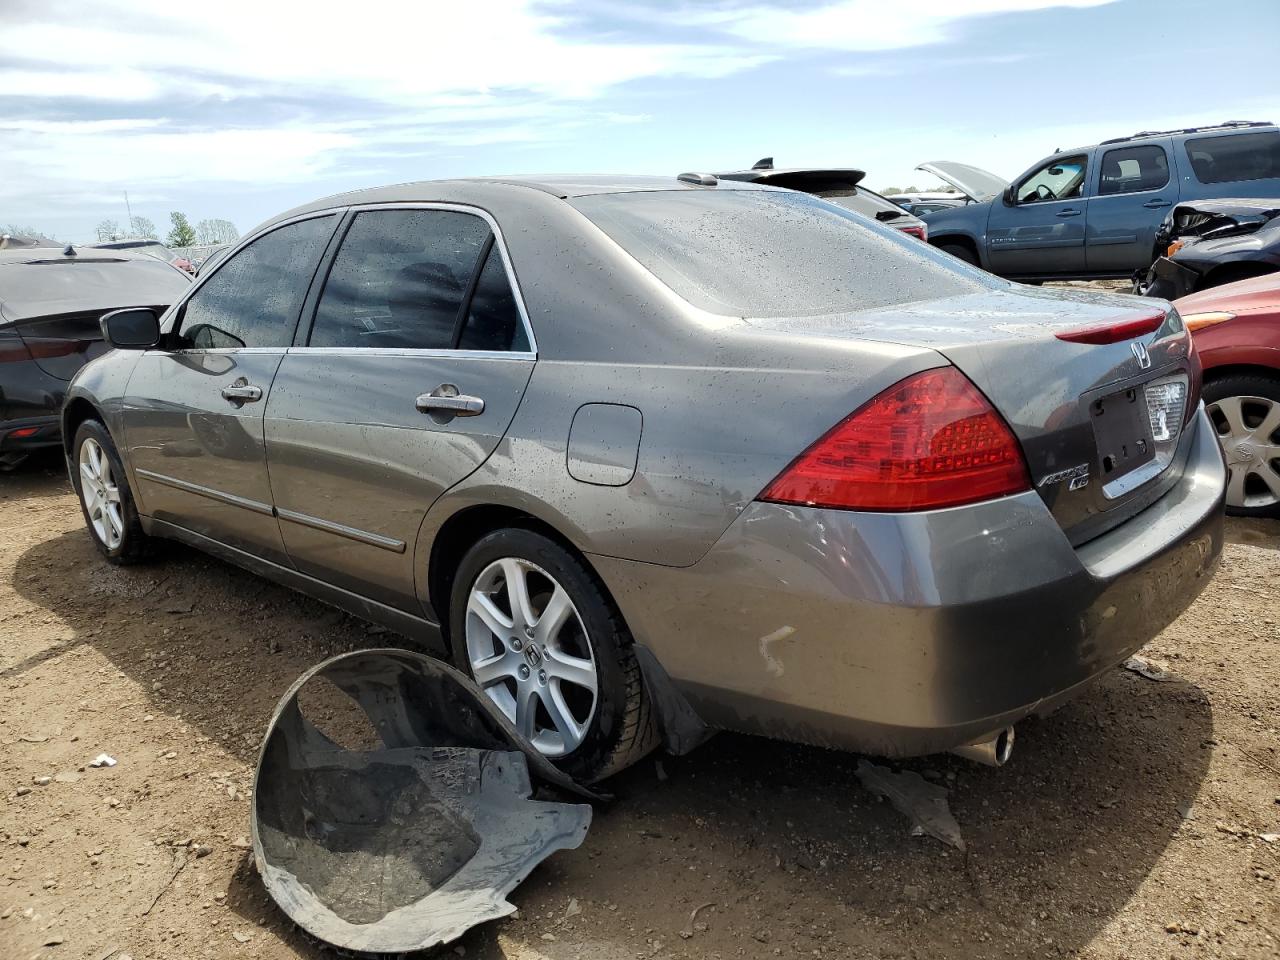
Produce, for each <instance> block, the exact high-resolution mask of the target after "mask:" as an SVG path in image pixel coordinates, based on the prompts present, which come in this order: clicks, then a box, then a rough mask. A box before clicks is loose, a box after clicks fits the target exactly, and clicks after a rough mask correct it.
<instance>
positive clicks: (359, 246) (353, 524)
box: [266, 204, 535, 615]
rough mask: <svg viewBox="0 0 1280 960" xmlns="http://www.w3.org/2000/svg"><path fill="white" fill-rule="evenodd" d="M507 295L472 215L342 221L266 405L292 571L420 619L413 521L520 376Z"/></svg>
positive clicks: (275, 488) (500, 418)
mask: <svg viewBox="0 0 1280 960" xmlns="http://www.w3.org/2000/svg"><path fill="white" fill-rule="evenodd" d="M517 290H518V288H517V287H516V285H515V275H514V272H513V271H512V269H511V265H510V263H509V261H508V258H507V254H506V250H505V247H504V246H503V244H502V242H501V238H500V236H499V235H498V232H497V226H496V224H495V223H494V222H493V221H492V220H491V219H490V218H489V217H488V215H487V214H485V213H482V212H481V211H479V210H476V209H472V208H460V207H449V206H442V205H427V206H424V205H421V204H419V205H414V206H408V207H391V208H387V207H382V208H378V209H360V210H356V211H354V212H353V213H352V214H351V215H350V217H349V224H348V226H347V228H346V232H345V235H344V237H343V239H342V241H341V244H340V245H339V246H338V248H337V251H336V253H335V254H334V255H333V257H332V262H331V265H330V266H329V270H328V276H327V279H326V280H325V282H324V285H323V288H322V289H320V290H319V291H317V293H315V294H314V295H313V298H312V300H313V301H314V302H313V303H309V304H308V307H307V311H306V312H307V313H308V314H310V315H311V316H312V317H313V319H312V321H311V323H310V327H309V329H308V330H306V331H300V333H299V341H300V342H299V344H298V345H296V346H295V347H293V348H292V349H290V350H289V351H288V353H287V355H286V356H285V358H284V360H283V362H282V363H281V365H280V370H279V372H278V373H277V375H276V381H275V384H274V386H273V388H272V391H271V399H270V401H269V403H268V404H267V418H266V442H267V458H268V461H269V463H270V468H271V486H272V492H273V494H274V497H275V503H276V507H277V511H278V515H279V518H280V526H281V532H282V535H283V540H284V545H285V549H286V550H287V551H288V553H289V556H290V558H291V559H292V561H293V563H294V564H295V565H296V566H297V568H298V569H299V570H301V571H302V572H304V573H307V574H310V575H312V576H315V577H318V578H320V579H322V580H324V581H326V582H329V583H331V584H334V585H335V586H338V587H341V588H343V589H347V590H351V591H353V592H356V593H359V594H360V595H362V596H365V597H368V598H371V599H374V600H376V601H378V602H380V603H384V604H387V605H390V606H393V607H396V608H399V609H402V610H407V611H409V612H412V613H417V614H419V615H420V614H421V613H422V606H421V604H420V602H419V601H418V599H417V594H416V591H415V588H414V573H415V570H414V546H415V543H416V541H417V536H418V529H419V527H420V526H421V525H422V518H423V516H424V514H425V513H426V511H427V509H428V508H429V507H430V506H431V504H432V503H433V502H434V501H435V500H436V498H437V497H439V496H440V494H441V493H443V492H444V491H445V490H446V489H448V488H449V487H451V486H453V485H454V484H456V483H457V482H458V481H460V480H462V479H463V478H464V477H466V476H467V475H468V474H470V473H471V472H472V471H474V470H475V469H476V468H477V467H478V466H480V464H482V463H483V462H484V461H485V459H486V458H487V457H488V456H489V454H490V453H492V452H493V450H494V448H495V447H496V446H497V444H498V441H499V440H501V439H502V436H503V434H504V433H505V432H506V429H507V426H508V425H509V424H510V422H511V419H512V417H513V416H514V414H515V411H516V407H517V406H518V405H519V403H520V399H521V397H522V396H523V395H524V390H525V386H526V385H527V383H528V381H529V376H530V374H531V373H532V371H533V363H534V355H535V354H534V347H533V340H532V336H531V334H530V331H529V327H528V321H527V318H526V317H525V314H524V308H523V306H522V304H521V302H520V298H519V296H518V293H517Z"/></svg>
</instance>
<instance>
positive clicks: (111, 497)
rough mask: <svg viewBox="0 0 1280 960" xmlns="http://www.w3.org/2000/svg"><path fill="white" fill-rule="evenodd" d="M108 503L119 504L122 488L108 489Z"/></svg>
mask: <svg viewBox="0 0 1280 960" xmlns="http://www.w3.org/2000/svg"><path fill="white" fill-rule="evenodd" d="M106 501H107V503H119V502H120V488H119V487H116V486H111V487H107V496H106Z"/></svg>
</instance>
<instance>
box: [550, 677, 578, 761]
mask: <svg viewBox="0 0 1280 960" xmlns="http://www.w3.org/2000/svg"><path fill="white" fill-rule="evenodd" d="M542 704H543V706H545V707H546V708H547V716H549V717H550V718H551V722H552V723H553V724H554V725H555V728H556V731H557V732H558V733H559V734H560V737H561V739H562V740H563V741H564V745H565V746H566V747H569V746H571V745H573V744H576V743H577V742H578V741H579V740H581V739H582V727H581V726H579V725H578V721H577V720H575V719H573V714H572V713H571V712H570V710H569V705H568V704H567V703H565V700H564V693H563V691H561V689H560V684H558V683H552V684H551V685H550V686H548V687H547V688H546V689H545V690H544V691H543V693H542Z"/></svg>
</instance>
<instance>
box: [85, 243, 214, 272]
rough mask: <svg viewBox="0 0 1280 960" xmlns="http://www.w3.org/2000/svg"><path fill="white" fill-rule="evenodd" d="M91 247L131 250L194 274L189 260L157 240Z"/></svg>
mask: <svg viewBox="0 0 1280 960" xmlns="http://www.w3.org/2000/svg"><path fill="white" fill-rule="evenodd" d="M93 246H94V247H95V248H97V249H99V250H132V251H133V252H134V253H141V254H144V255H145V256H148V257H154V258H155V259H157V260H163V261H164V262H165V263H171V264H173V265H174V266H175V267H177V268H178V269H179V270H185V271H186V272H187V273H192V274H193V273H195V272H196V269H195V267H194V266H193V265H192V263H191V261H190V260H188V259H187V258H186V257H184V256H181V255H180V254H177V253H174V252H173V251H172V250H170V249H169V248H168V247H166V246H165V245H164V244H163V243H161V242H160V241H159V240H148V239H145V238H132V239H125V240H104V241H103V242H102V243H95V244H94V245H93Z"/></svg>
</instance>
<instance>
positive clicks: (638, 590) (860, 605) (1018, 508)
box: [593, 410, 1225, 756]
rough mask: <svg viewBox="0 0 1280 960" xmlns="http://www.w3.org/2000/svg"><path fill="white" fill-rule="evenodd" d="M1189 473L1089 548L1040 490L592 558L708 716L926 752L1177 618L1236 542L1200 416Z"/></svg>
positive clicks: (841, 743)
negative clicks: (669, 556)
mask: <svg viewBox="0 0 1280 960" xmlns="http://www.w3.org/2000/svg"><path fill="white" fill-rule="evenodd" d="M1188 429H1189V430H1191V429H1194V431H1195V436H1194V438H1192V442H1191V446H1190V450H1189V456H1188V461H1187V464H1186V468H1185V472H1184V474H1183V476H1182V477H1181V478H1180V480H1179V481H1178V483H1177V484H1176V485H1175V486H1174V487H1173V488H1172V489H1171V490H1170V491H1169V492H1168V493H1166V494H1165V495H1164V496H1163V497H1161V498H1160V499H1159V500H1158V501H1156V502H1155V503H1154V504H1153V505H1151V506H1150V507H1148V508H1147V509H1146V510H1144V511H1143V512H1142V513H1140V514H1138V515H1137V516H1135V517H1134V518H1132V519H1131V520H1129V521H1127V522H1126V523H1124V524H1122V525H1121V526H1119V527H1117V528H1115V529H1114V530H1111V531H1109V532H1108V533H1106V534H1104V535H1103V536H1101V537H1098V538H1096V539H1095V540H1091V541H1090V542H1088V543H1086V544H1084V545H1083V546H1081V547H1079V548H1072V546H1071V545H1070V544H1069V543H1068V542H1067V539H1066V537H1065V535H1064V534H1063V533H1062V530H1061V528H1060V527H1059V526H1058V525H1057V523H1056V522H1055V521H1054V520H1053V517H1052V516H1051V515H1050V514H1049V512H1048V510H1047V509H1046V507H1045V506H1044V503H1043V501H1042V500H1041V499H1040V498H1039V496H1037V495H1036V494H1035V493H1025V494H1019V495H1017V496H1013V497H1007V498H1004V499H1001V500H997V501H989V502H987V503H982V504H976V505H973V506H968V507H957V508H953V509H948V510H938V511H931V512H926V513H917V514H896V515H895V514H867V513H852V512H846V511H835V510H821V509H811V508H797V507H788V506H782V505H778V504H765V503H753V504H752V505H751V506H750V507H749V508H748V509H747V510H745V511H744V512H743V514H742V515H741V516H740V517H739V518H738V520H736V521H735V522H734V524H733V526H731V527H730V528H729V530H728V531H726V532H725V534H724V536H723V537H722V538H721V539H720V541H719V542H718V543H717V544H716V545H715V546H714V547H713V548H712V549H711V551H710V552H709V553H708V554H707V555H706V556H705V557H704V558H703V559H702V560H700V561H699V562H698V563H697V564H695V565H694V566H692V567H687V568H670V567H661V566H656V565H652V564H642V563H635V562H632V561H624V560H616V559H610V558H604V557H594V558H593V561H594V562H595V563H596V564H597V569H598V570H599V571H600V572H601V575H602V576H603V577H604V579H605V581H606V583H607V584H608V586H609V588H610V589H611V590H612V592H613V595H614V597H615V599H616V600H617V602H618V604H619V605H620V607H621V609H622V612H623V614H624V616H625V617H626V618H627V622H628V624H629V625H630V626H631V628H632V630H633V632H634V633H635V634H636V637H637V639H638V640H640V641H641V642H642V643H644V644H645V645H646V646H648V647H649V648H650V649H651V650H652V651H653V652H654V654H655V655H656V656H657V658H658V659H659V660H660V661H661V663H662V665H663V667H664V668H665V669H666V671H667V673H669V674H670V676H671V677H672V679H673V680H674V681H675V683H676V686H677V687H678V688H679V689H680V690H681V692H682V693H684V695H685V696H686V697H687V698H688V700H689V701H690V703H691V704H692V706H693V707H694V709H695V710H696V711H697V712H698V713H699V715H700V716H701V717H702V718H703V719H704V720H705V721H706V722H708V723H710V724H713V725H715V726H721V727H725V728H729V729H736V730H741V731H744V732H750V733H762V734H766V735H770V736H775V737H779V738H782V739H788V740H797V741H802V742H807V743H814V744H818V745H821V746H832V747H839V748H845V749H854V750H860V751H864V752H868V753H875V754H880V755H885V756H909V755H918V754H924V753H932V752H937V751H941V750H946V749H950V748H952V747H955V746H959V745H961V744H964V743H970V742H973V741H976V740H978V739H981V738H983V737H984V736H986V735H987V734H989V733H991V732H993V731H995V730H997V729H999V728H1001V727H1003V726H1005V725H1007V724H1010V723H1013V722H1016V721H1017V720H1020V719H1022V718H1024V717H1026V716H1027V715H1029V714H1031V713H1035V712H1043V711H1046V710H1048V709H1050V708H1052V707H1054V706H1056V705H1057V704H1058V703H1059V702H1061V701H1063V700H1065V699H1067V698H1069V697H1071V696H1073V695H1074V694H1075V693H1077V692H1079V691H1080V690H1081V688H1082V687H1083V686H1084V685H1085V684H1087V683H1088V682H1089V681H1090V680H1092V679H1094V678H1095V677H1097V676H1098V675H1099V674H1101V673H1103V672H1104V671H1106V670H1108V669H1110V668H1111V667H1113V666H1115V665H1116V664H1118V663H1119V662H1121V661H1122V660H1123V659H1124V658H1125V657H1127V656H1129V655H1130V654H1131V653H1132V652H1133V651H1135V650H1137V649H1138V648H1139V647H1141V646H1142V645H1143V644H1145V643H1146V642H1147V641H1148V640H1150V639H1151V638H1152V637H1153V636H1154V635H1155V634H1156V633H1157V632H1159V631H1160V630H1161V629H1162V628H1163V627H1164V626H1166V625H1167V624H1168V623H1169V622H1170V621H1172V620H1173V619H1174V618H1175V617H1176V616H1177V615H1178V614H1179V613H1180V612H1181V611H1182V610H1183V609H1184V608H1185V607H1186V606H1187V605H1188V604H1189V603H1190V602H1191V601H1192V600H1194V599H1195V598H1196V596H1197V595H1199V593H1200V591H1201V590H1202V589H1203V588H1204V586H1205V585H1206V584H1207V583H1208V580H1209V574H1210V573H1211V572H1212V570H1213V568H1214V565H1215V563H1216V561H1217V558H1218V556H1219V553H1220V552H1221V549H1222V523H1223V485H1224V482H1225V469H1224V467H1223V463H1222V457H1221V454H1220V453H1219V451H1218V445H1217V442H1216V440H1215V438H1214V436H1213V432H1212V430H1211V428H1210V427H1209V425H1208V420H1207V418H1206V416H1205V414H1204V412H1203V410H1201V411H1200V412H1199V413H1198V414H1197V416H1196V418H1195V420H1194V421H1193V426H1192V427H1189V428H1188Z"/></svg>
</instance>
